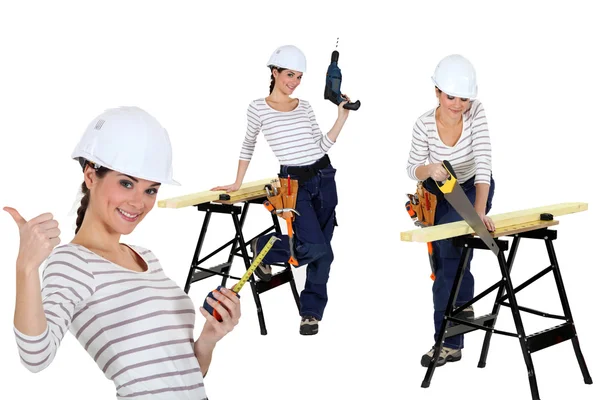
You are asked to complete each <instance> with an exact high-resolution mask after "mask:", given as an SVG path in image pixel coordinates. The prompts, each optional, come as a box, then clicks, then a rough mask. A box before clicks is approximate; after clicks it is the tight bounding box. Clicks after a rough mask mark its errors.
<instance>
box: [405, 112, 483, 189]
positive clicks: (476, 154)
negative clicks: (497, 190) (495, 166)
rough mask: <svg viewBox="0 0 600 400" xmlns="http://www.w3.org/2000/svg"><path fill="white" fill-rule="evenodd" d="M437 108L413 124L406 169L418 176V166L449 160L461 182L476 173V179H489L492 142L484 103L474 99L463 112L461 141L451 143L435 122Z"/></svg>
mask: <svg viewBox="0 0 600 400" xmlns="http://www.w3.org/2000/svg"><path fill="white" fill-rule="evenodd" d="M435 110H436V109H435V108H434V109H433V110H430V111H427V112H426V113H425V114H423V115H421V116H420V117H419V119H418V120H417V122H416V123H415V125H414V127H413V133H412V145H411V148H410V152H409V155H408V163H407V165H406V170H407V172H408V176H410V178H411V179H414V180H417V176H416V175H415V172H416V170H417V167H419V166H421V165H425V161H429V163H440V162H442V161H444V160H448V161H449V162H450V164H452V167H453V168H454V172H456V178H457V179H458V182H459V183H464V182H465V181H467V180H469V179H470V178H472V177H473V176H475V183H487V184H489V183H490V177H491V174H492V145H491V141H490V135H489V132H488V125H487V119H486V117H485V111H484V109H483V105H482V104H481V102H480V101H479V100H473V101H472V102H471V107H470V108H469V110H467V111H466V112H465V113H464V114H463V130H462V134H461V136H460V138H459V140H458V142H457V143H456V144H455V145H454V146H452V147H450V146H446V145H445V144H444V142H442V141H441V139H440V136H439V134H438V130H437V124H436V122H435Z"/></svg>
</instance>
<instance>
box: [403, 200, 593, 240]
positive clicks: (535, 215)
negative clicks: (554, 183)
mask: <svg viewBox="0 0 600 400" xmlns="http://www.w3.org/2000/svg"><path fill="white" fill-rule="evenodd" d="M587 209H588V205H587V203H559V204H553V205H550V206H543V207H536V208H529V209H526V210H519V211H512V212H508V213H504V214H497V215H491V216H490V218H491V219H492V221H494V225H495V226H496V229H502V228H504V227H507V226H511V225H518V224H525V223H528V222H535V221H539V220H540V214H544V213H549V214H552V215H554V216H555V217H558V216H561V215H566V214H573V213H577V212H581V211H586V210H587ZM471 233H474V232H473V229H471V227H470V226H469V225H467V223H466V222H465V221H458V222H451V223H449V224H443V225H437V226H430V227H427V228H420V229H414V230H410V231H405V232H401V233H400V240H402V241H404V242H422V243H427V242H431V241H434V240H441V239H449V238H452V237H456V236H462V235H468V234H471Z"/></svg>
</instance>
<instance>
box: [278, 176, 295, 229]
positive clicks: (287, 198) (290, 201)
mask: <svg viewBox="0 0 600 400" xmlns="http://www.w3.org/2000/svg"><path fill="white" fill-rule="evenodd" d="M279 182H280V184H281V196H282V199H283V208H292V209H294V210H295V209H296V199H297V198H298V181H297V180H296V179H288V178H279ZM279 215H280V216H281V217H282V218H283V219H286V220H287V219H288V218H291V220H292V221H293V220H294V218H295V215H296V214H294V213H293V212H291V211H286V212H284V213H281V214H279Z"/></svg>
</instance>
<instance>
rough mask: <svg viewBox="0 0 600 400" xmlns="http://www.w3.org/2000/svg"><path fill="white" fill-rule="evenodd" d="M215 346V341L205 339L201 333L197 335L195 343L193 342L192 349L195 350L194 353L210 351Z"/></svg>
mask: <svg viewBox="0 0 600 400" xmlns="http://www.w3.org/2000/svg"><path fill="white" fill-rule="evenodd" d="M216 346H217V342H216V341H213V340H209V339H207V338H206V337H204V336H203V334H202V333H201V334H200V336H199V337H198V340H196V343H194V349H195V350H196V354H208V353H212V352H213V350H214V349H215V347H216Z"/></svg>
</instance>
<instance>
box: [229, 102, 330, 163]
mask: <svg viewBox="0 0 600 400" xmlns="http://www.w3.org/2000/svg"><path fill="white" fill-rule="evenodd" d="M247 116H248V128H247V130H246V137H245V138H244V143H243V144H242V151H241V153H240V159H241V160H246V161H250V160H251V159H252V154H253V153H254V147H255V145H256V138H257V137H258V133H259V132H260V131H261V129H262V131H263V134H264V136H265V139H267V143H269V145H270V146H271V149H272V150H273V152H274V153H275V156H276V157H277V159H278V160H279V163H280V164H281V165H308V164H312V163H314V162H315V161H317V160H319V159H320V158H321V157H323V156H324V155H325V154H326V153H327V152H328V151H329V149H330V148H331V146H333V144H334V142H332V141H331V140H330V139H329V138H328V137H327V135H323V134H322V133H321V129H319V125H318V124H317V120H316V118H315V113H314V111H313V109H312V107H311V106H310V104H309V103H308V101H306V100H300V101H299V103H298V106H297V107H296V108H295V109H294V110H292V111H277V110H275V109H273V108H271V107H270V106H269V105H268V104H267V102H266V101H265V99H264V98H261V99H257V100H254V101H252V102H251V103H250V105H249V106H248V112H247Z"/></svg>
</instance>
